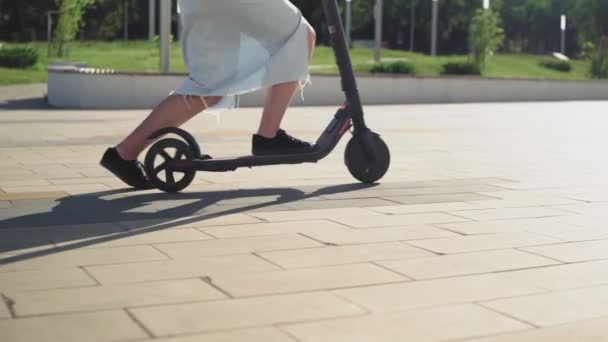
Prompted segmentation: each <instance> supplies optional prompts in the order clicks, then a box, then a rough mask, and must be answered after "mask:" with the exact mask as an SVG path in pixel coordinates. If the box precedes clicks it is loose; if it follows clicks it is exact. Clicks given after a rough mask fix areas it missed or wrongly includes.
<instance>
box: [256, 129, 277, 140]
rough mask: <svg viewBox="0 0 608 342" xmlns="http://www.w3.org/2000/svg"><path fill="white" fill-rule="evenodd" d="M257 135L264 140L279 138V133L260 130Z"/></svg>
mask: <svg viewBox="0 0 608 342" xmlns="http://www.w3.org/2000/svg"><path fill="white" fill-rule="evenodd" d="M257 135H259V136H262V137H264V138H268V139H272V138H274V137H276V136H277V131H273V130H264V129H260V130H259V131H258V133H257Z"/></svg>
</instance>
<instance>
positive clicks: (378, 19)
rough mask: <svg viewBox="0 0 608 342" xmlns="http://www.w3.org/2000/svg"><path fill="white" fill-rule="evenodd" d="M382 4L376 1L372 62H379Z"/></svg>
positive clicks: (379, 0)
mask: <svg viewBox="0 0 608 342" xmlns="http://www.w3.org/2000/svg"><path fill="white" fill-rule="evenodd" d="M382 3H383V0H376V11H375V12H376V30H375V32H376V49H375V51H374V60H375V61H376V62H380V59H381V57H382V56H381V49H382V13H383V11H382V7H383V6H382Z"/></svg>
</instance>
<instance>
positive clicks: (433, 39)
mask: <svg viewBox="0 0 608 342" xmlns="http://www.w3.org/2000/svg"><path fill="white" fill-rule="evenodd" d="M438 5H439V4H438V0H433V24H432V25H433V26H432V28H431V56H433V57H435V56H437V16H438V14H439V6H438Z"/></svg>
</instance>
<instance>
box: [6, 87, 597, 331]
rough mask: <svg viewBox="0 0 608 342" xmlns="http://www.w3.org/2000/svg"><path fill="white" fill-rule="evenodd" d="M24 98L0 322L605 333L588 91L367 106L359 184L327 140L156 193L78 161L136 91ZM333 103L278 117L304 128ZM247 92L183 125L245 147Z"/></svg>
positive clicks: (127, 124)
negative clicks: (293, 160) (387, 163)
mask: <svg viewBox="0 0 608 342" xmlns="http://www.w3.org/2000/svg"><path fill="white" fill-rule="evenodd" d="M20 89H21V88H20ZM28 89H29V90H31V89H37V88H36V87H34V88H32V87H23V88H22V89H21V90H19V91H15V90H14V89H13V90H11V91H8V92H0V93H2V94H3V95H2V96H0V101H4V100H5V98H10V96H15V94H21V92H23V91H27V90H28ZM11 94H12V95H11ZM28 103H29V102H28ZM28 103H26V102H24V103H23V106H21V107H19V108H14V107H11V106H10V105H3V102H0V165H2V167H1V168H0V297H1V300H0V340H1V341H10V342H13V341H43V340H44V341H47V340H48V341H86V340H95V341H125V342H126V341H142V342H144V341H165V342H192V341H210V342H236V341H238V342H240V341H252V342H257V341H264V342H296V341H300V342H319V341H331V342H343V341H344V342H345V341H348V342H352V341H365V342H367V341H391V342H392V341H404V340H407V341H441V340H459V341H552V342H553V341H557V342H560V341H573V340H577V341H601V340H606V336H608V328H606V327H607V326H608V322H607V321H606V317H608V310H607V308H608V296H607V294H608V271H606V270H608V252H607V251H608V229H606V224H607V223H608V184H607V183H606V177H605V175H606V174H608V155H607V154H606V153H605V151H604V149H603V146H605V143H604V142H605V127H606V125H605V122H604V121H605V120H603V119H602V114H604V112H605V107H606V104H605V103H601V102H589V103H586V102H579V103H567V102H564V103H555V104H554V103H511V104H466V105H437V106H435V105H427V106H383V107H369V108H367V113H368V117H367V120H368V122H369V124H370V126H371V127H373V128H374V129H376V130H378V131H379V132H380V133H382V135H383V137H384V138H385V139H386V141H387V142H388V143H389V145H390V147H391V151H392V168H391V171H390V172H389V173H388V174H387V175H386V177H385V178H384V179H383V180H382V183H381V184H377V185H373V186H366V185H361V184H357V183H356V182H355V181H354V180H353V179H352V177H351V176H350V175H349V174H348V171H347V170H346V168H345V166H344V162H343V159H342V158H343V154H342V152H343V148H344V145H345V144H341V145H340V146H339V147H338V149H337V151H336V153H334V154H332V155H330V156H329V157H328V158H327V159H326V160H323V161H322V162H320V163H318V164H311V165H308V164H307V165H299V166H289V165H284V166H276V167H268V168H260V169H253V170H249V169H243V170H238V171H236V172H232V173H199V174H197V176H196V180H195V182H194V184H193V185H192V186H191V187H190V188H188V189H187V190H186V191H184V193H182V194H174V195H169V194H162V193H159V192H158V191H155V190H149V191H140V192H134V191H129V190H127V189H125V188H124V186H123V185H122V184H121V183H120V181H118V180H117V179H115V178H113V177H112V176H111V175H109V173H108V172H107V171H105V170H103V169H101V168H100V167H99V166H98V164H97V163H98V159H99V157H100V155H101V154H102V153H103V151H104V149H105V148H107V146H108V145H111V144H114V143H116V142H117V141H119V140H120V139H121V138H122V137H123V136H124V135H125V134H127V133H128V132H129V130H130V129H131V128H133V127H134V126H135V125H136V124H137V123H138V122H139V120H141V118H142V117H143V116H144V115H145V114H146V113H145V111H95V112H90V111H61V110H53V111H49V110H47V109H44V108H42V107H41V106H40V103H37V104H36V103H30V104H29V105H33V106H32V107H31V108H28V106H29V105H28ZM3 106H4V107H3ZM333 112H335V108H326V107H323V108H321V107H320V108H294V109H292V110H291V112H290V114H289V115H288V118H287V120H286V123H285V125H286V128H287V129H289V131H290V132H293V133H294V134H296V135H298V136H299V137H302V138H306V139H310V140H313V139H314V138H315V137H316V135H317V133H318V131H319V130H321V129H322V128H324V127H325V125H326V123H327V119H328V118H329V117H330V115H331V114H332V113H333ZM259 113H260V110H259V109H242V110H241V111H240V112H232V113H226V114H225V115H223V117H222V120H221V122H220V123H217V122H216V121H215V118H213V117H210V116H205V115H201V116H199V117H197V118H195V119H194V120H193V122H192V123H189V124H188V125H187V126H186V128H187V129H188V130H190V131H191V132H193V133H194V134H195V135H196V136H197V138H199V140H200V143H201V145H202V147H203V150H204V152H205V153H209V154H211V155H214V156H223V155H230V154H240V153H246V152H247V151H248V150H249V148H250V147H249V143H250V133H251V131H252V130H253V128H254V127H256V125H257V121H258V117H259Z"/></svg>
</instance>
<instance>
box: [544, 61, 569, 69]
mask: <svg viewBox="0 0 608 342" xmlns="http://www.w3.org/2000/svg"><path fill="white" fill-rule="evenodd" d="M540 65H541V66H542V67H545V68H547V69H552V70H557V71H561V72H570V70H572V65H571V64H570V62H567V61H559V60H545V61H541V62H540Z"/></svg>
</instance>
